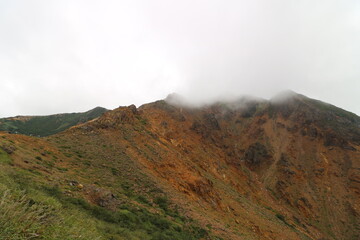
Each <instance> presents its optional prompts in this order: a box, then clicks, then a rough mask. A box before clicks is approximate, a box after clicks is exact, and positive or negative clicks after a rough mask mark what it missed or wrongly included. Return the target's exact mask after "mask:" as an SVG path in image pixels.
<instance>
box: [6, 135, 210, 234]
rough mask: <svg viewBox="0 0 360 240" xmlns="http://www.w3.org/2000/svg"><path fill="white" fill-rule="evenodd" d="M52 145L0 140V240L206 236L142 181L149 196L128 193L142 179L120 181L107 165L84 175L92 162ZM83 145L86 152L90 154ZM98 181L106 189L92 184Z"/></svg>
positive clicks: (10, 137)
mask: <svg viewBox="0 0 360 240" xmlns="http://www.w3.org/2000/svg"><path fill="white" fill-rule="evenodd" d="M60 142H61V144H60V145H58V147H59V148H57V147H55V146H54V145H52V144H49V143H48V142H45V141H43V140H40V139H31V138H30V137H25V136H21V135H7V134H1V136H0V146H1V148H0V149H1V150H0V167H1V172H0V202H1V208H0V215H1V216H2V217H1V218H0V223H3V224H1V226H0V239H29V238H30V237H34V239H184V240H185V239H199V238H201V237H204V236H208V233H207V231H205V230H203V229H201V228H200V227H199V226H198V225H197V224H196V223H194V222H193V221H192V220H191V219H189V218H186V217H183V216H181V214H180V213H179V212H178V210H177V208H176V206H172V205H171V204H170V202H169V200H168V199H167V196H166V195H165V194H164V193H162V192H161V190H159V189H158V188H156V187H155V186H154V185H153V184H151V182H149V181H148V180H147V186H144V187H143V189H145V190H146V189H147V188H148V189H147V191H148V192H149V194H139V193H136V192H135V191H134V186H135V184H136V181H142V180H145V179H144V178H146V176H143V175H138V174H139V173H136V172H134V173H133V172H129V173H128V174H127V178H124V177H123V176H120V174H119V172H120V170H118V169H116V168H114V167H111V166H109V167H105V168H104V167H100V166H92V167H93V168H92V170H90V169H91V168H89V165H90V166H91V165H93V164H95V163H92V161H94V159H90V160H85V159H84V157H83V156H82V155H80V153H79V152H78V151H76V150H74V149H71V146H72V145H73V144H71V146H68V145H67V144H69V143H63V142H62V141H61V140H60ZM84 144H86V142H85V143H84ZM87 144H88V145H89V146H88V147H89V149H93V148H94V147H95V148H96V145H92V144H91V143H87ZM55 145H56V144H55ZM102 147H103V146H102V145H101V148H102ZM4 149H7V151H8V149H12V150H11V151H13V152H12V153H6V152H5V151H4ZM11 151H10V152H11ZM90 153H92V152H91V151H90V152H89V154H90ZM82 154H83V153H82ZM101 154H102V153H100V154H97V155H96V156H97V157H101ZM89 161H90V162H89ZM125 165H126V164H125ZM127 165H128V166H129V167H130V165H131V164H130V165H129V164H127ZM124 167H125V166H124ZM90 171H91V172H92V175H90V174H91V173H90ZM94 172H96V174H94ZM88 174H89V175H88ZM104 176H106V177H104ZM99 177H100V178H102V179H101V181H108V182H97V180H98V178H99ZM142 185H145V184H142ZM110 190H111V192H110ZM145 190H144V191H145ZM109 196H110V198H109ZM101 201H103V202H106V201H108V203H109V205H107V204H106V203H104V204H101V203H100V202H101ZM112 204H114V205H112ZM101 205H102V206H101ZM5 223H6V224H5Z"/></svg>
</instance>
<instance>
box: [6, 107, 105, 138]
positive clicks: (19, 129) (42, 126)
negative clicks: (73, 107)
mask: <svg viewBox="0 0 360 240" xmlns="http://www.w3.org/2000/svg"><path fill="white" fill-rule="evenodd" d="M106 111H108V110H107V109H105V108H102V107H96V108H94V109H91V110H89V111H87V112H83V113H63V114H55V115H49V116H17V117H9V118H2V119H0V131H7V132H9V133H19V134H25V135H30V136H40V137H44V136H49V135H52V134H55V133H58V132H61V131H64V130H65V129H68V128H70V127H72V126H74V125H77V124H80V123H84V122H87V121H89V120H92V119H94V118H97V117H99V116H100V115H101V114H103V113H104V112H106Z"/></svg>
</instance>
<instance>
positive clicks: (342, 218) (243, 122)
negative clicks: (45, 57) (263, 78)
mask: <svg viewBox="0 0 360 240" xmlns="http://www.w3.org/2000/svg"><path fill="white" fill-rule="evenodd" d="M289 95H290V96H289ZM359 122H360V119H359V117H358V116H356V115H354V114H351V113H349V112H346V111H344V110H341V109H338V108H336V107H334V106H331V105H328V104H325V103H322V102H319V101H317V100H313V99H309V98H307V97H305V96H302V95H298V94H295V93H292V94H287V96H285V97H284V96H279V97H277V98H274V99H272V100H271V101H266V100H261V99H249V98H243V99H240V100H239V101H234V102H225V103H224V102H222V103H216V104H213V105H210V106H205V107H201V108H189V107H181V106H180V105H176V106H174V105H171V104H169V103H167V102H166V101H157V102H154V103H150V104H146V105H143V106H141V107H140V108H136V107H135V106H129V107H120V108H118V109H115V110H113V111H108V112H106V113H104V114H103V115H102V116H101V117H99V118H97V119H95V120H93V121H90V122H86V123H84V124H80V125H77V126H74V127H72V128H70V129H68V130H66V131H64V132H61V133H58V134H55V135H53V136H50V137H48V138H45V139H41V140H40V139H35V140H32V139H34V138H30V137H24V136H20V135H6V134H5V135H3V137H2V142H1V144H0V146H2V151H3V154H4V155H5V156H6V158H4V160H3V161H2V162H1V161H0V162H1V164H2V166H3V169H6V171H3V173H2V174H3V175H4V174H5V175H6V176H5V177H3V178H2V179H3V180H2V181H1V182H2V183H3V185H6V187H7V188H10V189H13V188H15V187H14V185H11V184H9V183H11V182H12V181H15V182H16V179H17V178H16V177H15V178H12V177H11V176H13V175H11V174H10V173H11V172H15V173H16V172H19V171H21V172H26V173H27V175H29V177H31V178H32V179H33V181H32V182H34V186H30V187H29V189H33V190H31V191H38V192H40V193H41V194H45V195H46V196H48V197H51V198H52V199H54V201H57V202H59V204H60V207H59V208H65V207H66V206H67V205H68V204H69V201H70V203H71V204H70V206H71V209H70V210H69V209H67V213H68V214H70V213H71V212H72V211H74V210H76V211H80V213H81V214H87V215H88V216H89V217H88V220H89V221H90V224H89V226H92V225H91V223H96V222H100V223H101V224H98V225H97V226H98V227H93V228H91V229H93V231H95V232H97V234H99V235H100V236H103V237H104V238H105V239H109V238H110V237H111V238H113V239H123V238H125V239H131V238H132V239H190V236H192V238H193V239H216V238H222V239H316V240H318V239H344V240H345V239H346V240H348V239H354V240H355V239H358V238H359V232H360V229H359V214H360V212H359V209H360V200H359V199H360V196H359V195H360V184H359V183H360V181H359V179H360V166H359V165H360V143H359ZM39 157H40V159H39ZM25 161H27V162H25ZM4 179H7V180H6V181H5V180H4ZM9 179H12V180H11V181H10V180H9ZM26 182H29V181H26ZM5 183H6V184H5ZM21 185H22V184H20V183H19V184H18V185H17V186H18V187H19V186H21ZM39 186H42V187H39ZM34 189H35V190H34ZM44 189H45V190H44ZM46 189H48V190H46ZM49 189H50V190H49ZM54 189H56V191H55V190H54ZM31 191H30V193H31ZM69 199H70V200H69ZM71 199H72V200H71ZM73 199H78V200H73ZM34 201H35V202H38V201H39V200H38V199H35V200H34ZM74 202H76V203H77V204H74ZM79 203H80V204H79ZM65 209H66V208H65ZM125 213H126V214H127V215H126V216H127V217H126V219H127V221H125V222H126V224H125V223H124V222H122V220H121V219H123V217H124V214H125ZM104 214H105V215H106V216H107V217H104ZM113 214H115V216H118V217H114V215H113ZM144 214H145V215H146V216H147V217H146V219H147V221H143V220H141V219H143V218H144ZM129 219H130V220H129ZM131 219H132V220H131ZM136 219H139V220H136ZM155 219H162V221H160V223H159V222H157V221H156V220H155ZM193 221H195V222H193ZM140 222H146V223H147V224H140ZM95 225H96V224H95ZM110 226H112V227H110ZM119 229H121V230H119ZM161 234H162V235H161Z"/></svg>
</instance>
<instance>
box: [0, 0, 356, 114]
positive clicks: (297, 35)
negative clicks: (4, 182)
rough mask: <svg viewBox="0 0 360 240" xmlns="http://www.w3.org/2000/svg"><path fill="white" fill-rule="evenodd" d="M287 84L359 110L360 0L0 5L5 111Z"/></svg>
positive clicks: (66, 0) (254, 91)
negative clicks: (175, 93)
mask: <svg viewBox="0 0 360 240" xmlns="http://www.w3.org/2000/svg"><path fill="white" fill-rule="evenodd" d="M284 89H292V90H294V91H296V92H298V93H301V94H304V95H307V96H309V97H313V98H317V99H320V100H322V101H326V102H329V103H332V104H334V105H337V106H339V107H342V108H345V109H346V110H349V111H352V112H355V113H357V114H358V115H360V1H359V0H346V1H344V0H316V1H313V0H272V1H269V0H251V1H250V0H234V1H225V0H222V1H220V0H219V1H211V0H191V1H190V0H181V1H179V0H177V1H171V0H151V1H148V0H142V1H141V0H129V1H119V0H118V1H110V0H102V1H100V0H98V1H94V0H61V1H55V0H53V1H52V0H23V1H19V0H1V1H0V117H5V116H13V115H20V114H21V115H28V114H30V115H35V114H52V113H59V112H77V111H86V110H89V109H90V108H93V107H95V106H103V107H106V108H110V109H112V108H115V107H117V106H119V105H130V104H132V103H134V104H136V105H141V104H143V103H146V102H151V101H155V100H158V99H163V98H165V97H166V95H167V94H169V93H172V92H177V93H179V94H181V95H183V96H185V97H187V98H189V99H190V100H192V101H194V102H199V101H209V100H213V99H215V98H222V97H228V96H240V95H243V94H247V95H255V96H259V97H264V98H269V97H271V96H273V95H275V94H276V93H277V92H279V91H282V90H284Z"/></svg>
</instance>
